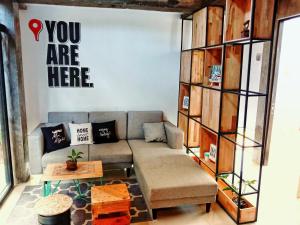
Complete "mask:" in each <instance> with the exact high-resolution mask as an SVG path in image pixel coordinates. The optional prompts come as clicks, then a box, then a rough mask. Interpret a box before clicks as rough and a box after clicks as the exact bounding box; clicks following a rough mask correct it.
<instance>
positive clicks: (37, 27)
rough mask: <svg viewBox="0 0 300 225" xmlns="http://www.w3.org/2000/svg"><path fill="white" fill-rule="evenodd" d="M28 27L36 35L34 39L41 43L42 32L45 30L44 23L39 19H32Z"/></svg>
mask: <svg viewBox="0 0 300 225" xmlns="http://www.w3.org/2000/svg"><path fill="white" fill-rule="evenodd" d="M28 26H29V28H30V30H31V31H32V33H33V34H34V38H35V40H36V41H39V35H40V32H41V31H42V30H43V23H42V21H40V20H38V19H31V20H30V21H29V23H28Z"/></svg>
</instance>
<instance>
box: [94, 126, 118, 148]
mask: <svg viewBox="0 0 300 225" xmlns="http://www.w3.org/2000/svg"><path fill="white" fill-rule="evenodd" d="M92 127H93V140H94V144H102V143H113V142H117V141H118V138H117V135H116V121H115V120H113V121H108V122H103V123H92Z"/></svg>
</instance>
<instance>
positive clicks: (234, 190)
mask: <svg viewBox="0 0 300 225" xmlns="http://www.w3.org/2000/svg"><path fill="white" fill-rule="evenodd" d="M228 176H229V174H220V175H219V176H218V178H220V179H222V180H223V181H224V182H225V180H226V179H227V178H228ZM225 183H226V182H225ZM242 183H243V184H242V187H243V189H242V192H241V194H242V195H244V194H246V190H247V187H250V186H252V185H254V184H255V183H256V180H243V181H242ZM223 191H231V192H232V196H233V197H232V199H231V200H232V201H233V202H234V204H236V205H237V206H238V204H239V198H238V195H237V193H239V188H238V187H236V186H235V185H234V184H233V185H231V186H228V187H226V188H224V189H223ZM240 208H241V209H245V208H249V203H248V201H247V200H246V199H244V198H243V197H240Z"/></svg>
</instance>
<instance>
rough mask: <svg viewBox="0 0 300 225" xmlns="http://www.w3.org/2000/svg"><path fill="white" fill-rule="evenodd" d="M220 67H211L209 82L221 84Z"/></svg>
mask: <svg viewBox="0 0 300 225" xmlns="http://www.w3.org/2000/svg"><path fill="white" fill-rule="evenodd" d="M221 71H222V67H221V65H212V66H211V69H210V77H209V82H211V83H221V82H222V72H221Z"/></svg>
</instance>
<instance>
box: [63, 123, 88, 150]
mask: <svg viewBox="0 0 300 225" xmlns="http://www.w3.org/2000/svg"><path fill="white" fill-rule="evenodd" d="M69 128H70V134H71V145H88V144H93V143H94V141H93V133H92V124H91V123H80V124H75V123H69Z"/></svg>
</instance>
